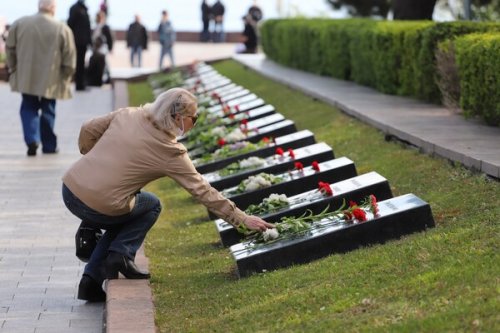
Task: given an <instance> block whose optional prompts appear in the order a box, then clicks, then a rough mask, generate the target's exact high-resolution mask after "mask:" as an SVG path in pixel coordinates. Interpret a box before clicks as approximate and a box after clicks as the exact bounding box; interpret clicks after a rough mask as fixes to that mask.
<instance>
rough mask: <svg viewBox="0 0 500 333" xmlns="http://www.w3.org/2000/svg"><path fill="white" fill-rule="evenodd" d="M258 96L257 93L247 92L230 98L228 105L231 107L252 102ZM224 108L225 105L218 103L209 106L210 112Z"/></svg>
mask: <svg viewBox="0 0 500 333" xmlns="http://www.w3.org/2000/svg"><path fill="white" fill-rule="evenodd" d="M258 98H259V97H258V96H257V95H255V94H247V95H245V96H242V97H238V98H235V99H232V100H230V101H229V102H227V103H226V105H228V106H229V107H231V108H234V107H235V106H237V105H238V107H239V105H240V104H245V103H248V102H252V101H254V100H256V99H258ZM222 109H223V106H222V105H221V104H217V105H214V106H211V107H209V108H207V111H208V112H210V113H213V112H219V111H222Z"/></svg>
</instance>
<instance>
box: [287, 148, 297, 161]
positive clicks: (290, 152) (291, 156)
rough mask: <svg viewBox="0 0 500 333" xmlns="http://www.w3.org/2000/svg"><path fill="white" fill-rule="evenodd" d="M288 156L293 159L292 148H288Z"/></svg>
mask: <svg viewBox="0 0 500 333" xmlns="http://www.w3.org/2000/svg"><path fill="white" fill-rule="evenodd" d="M288 156H290V158H292V159H295V153H294V152H293V149H292V148H289V149H288Z"/></svg>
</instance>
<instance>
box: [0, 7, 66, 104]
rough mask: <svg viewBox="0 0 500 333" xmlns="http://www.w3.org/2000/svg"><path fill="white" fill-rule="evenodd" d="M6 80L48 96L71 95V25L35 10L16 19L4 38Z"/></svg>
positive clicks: (15, 87)
mask: <svg viewBox="0 0 500 333" xmlns="http://www.w3.org/2000/svg"><path fill="white" fill-rule="evenodd" d="M6 50H7V65H8V66H9V70H10V77H9V82H10V86H11V88H12V90H13V91H18V92H21V93H24V94H29V95H35V96H41V97H45V98H49V99H67V98H71V91H70V84H71V77H72V75H73V73H74V71H75V68H76V50H75V41H74V39H73V33H72V32H71V29H70V28H69V27H68V26H67V25H66V24H65V23H62V22H59V21H56V20H55V19H54V18H53V17H52V16H50V15H49V14H45V13H38V14H35V15H31V16H25V17H22V18H20V19H19V20H17V21H15V22H14V23H13V24H12V26H11V28H10V30H9V36H8V38H7V42H6Z"/></svg>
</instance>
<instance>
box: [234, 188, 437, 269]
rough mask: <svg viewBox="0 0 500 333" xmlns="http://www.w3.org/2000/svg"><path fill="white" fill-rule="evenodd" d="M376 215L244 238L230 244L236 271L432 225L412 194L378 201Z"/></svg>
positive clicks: (426, 207)
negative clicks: (273, 237) (292, 233)
mask: <svg viewBox="0 0 500 333" xmlns="http://www.w3.org/2000/svg"><path fill="white" fill-rule="evenodd" d="M379 210H380V212H379V216H378V217H376V218H374V219H373V220H369V221H367V222H363V223H356V224H335V223H331V222H330V223H328V222H327V221H322V222H319V223H318V224H317V226H316V227H315V228H314V229H312V230H310V231H308V232H306V233H303V234H299V235H296V237H295V238H290V239H283V240H277V241H274V242H271V243H268V244H254V243H252V242H243V243H239V244H236V245H233V246H231V247H230V252H231V254H232V256H233V258H234V259H235V261H236V265H237V268H238V275H239V276H240V277H245V276H248V275H251V274H253V273H256V272H263V271H269V270H274V269H277V268H280V267H288V266H290V265H294V264H301V263H306V262H310V261H312V260H315V259H319V258H323V257H325V256H328V255H331V254H334V253H344V252H347V251H352V250H355V249H357V248H359V247H362V246H368V245H372V244H376V243H384V242H386V241H388V240H391V239H395V238H399V237H401V236H403V235H407V234H410V233H413V232H417V231H425V230H426V229H427V228H432V227H434V225H435V224H434V218H433V216H432V212H431V207H430V205H429V204H428V203H427V202H425V201H423V200H422V199H420V198H418V197H417V196H415V195H414V194H407V195H403V196H399V197H395V198H392V199H388V200H384V201H381V202H379Z"/></svg>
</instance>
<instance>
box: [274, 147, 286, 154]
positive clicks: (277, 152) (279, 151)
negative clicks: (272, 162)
mask: <svg viewBox="0 0 500 333" xmlns="http://www.w3.org/2000/svg"><path fill="white" fill-rule="evenodd" d="M284 153H285V152H284V151H283V148H281V147H278V148H276V152H275V154H276V155H280V156H283V154H284Z"/></svg>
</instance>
